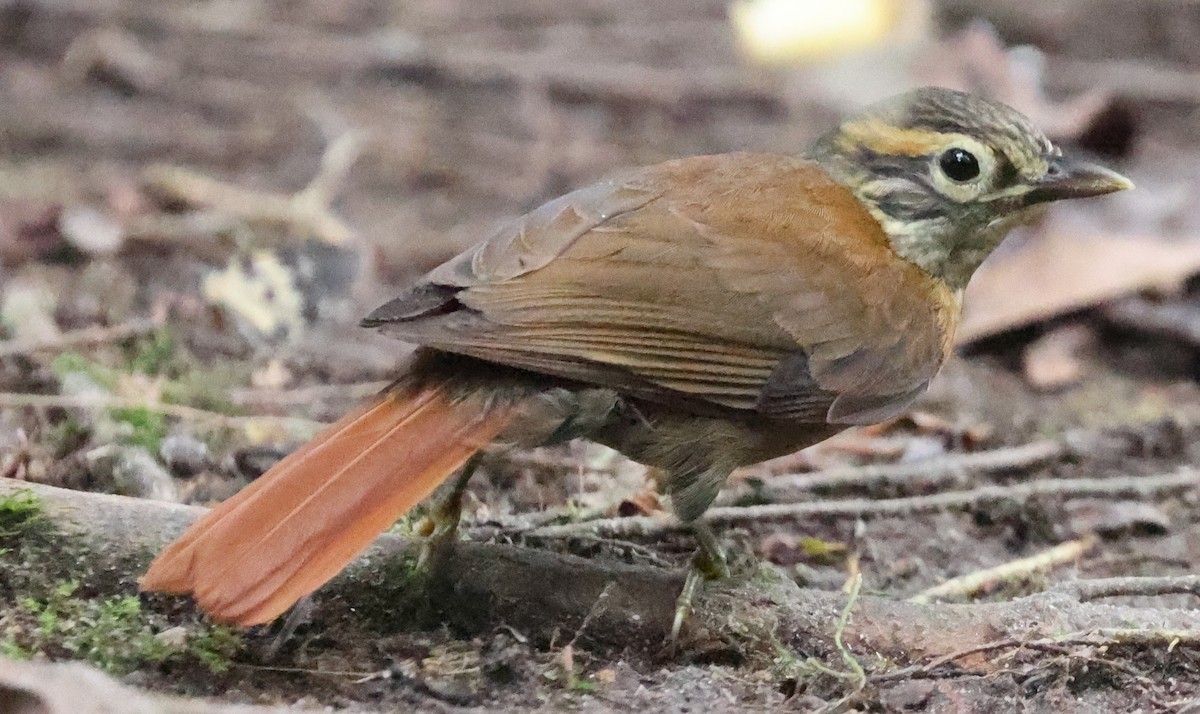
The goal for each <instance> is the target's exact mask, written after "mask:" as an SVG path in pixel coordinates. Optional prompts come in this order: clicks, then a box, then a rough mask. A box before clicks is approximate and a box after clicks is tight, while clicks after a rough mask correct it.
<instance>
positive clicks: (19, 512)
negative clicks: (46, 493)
mask: <svg viewBox="0 0 1200 714" xmlns="http://www.w3.org/2000/svg"><path fill="white" fill-rule="evenodd" d="M41 513H42V502H41V499H39V498H38V497H37V495H35V494H34V493H33V492H32V491H16V492H14V493H10V494H5V495H0V545H2V544H3V541H5V540H8V539H10V538H15V537H18V536H20V535H21V533H22V532H23V531H24V530H25V529H27V528H29V527H30V526H31V525H33V524H35V523H36V522H38V521H39V520H40V518H41ZM2 552H4V551H3V550H2V549H0V553H2Z"/></svg>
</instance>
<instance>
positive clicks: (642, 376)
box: [142, 88, 1132, 634]
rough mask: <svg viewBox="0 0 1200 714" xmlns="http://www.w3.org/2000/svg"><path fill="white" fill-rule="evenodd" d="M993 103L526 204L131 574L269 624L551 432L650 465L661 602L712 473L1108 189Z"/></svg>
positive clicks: (891, 357)
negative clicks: (221, 496)
mask: <svg viewBox="0 0 1200 714" xmlns="http://www.w3.org/2000/svg"><path fill="white" fill-rule="evenodd" d="M1131 185H1132V184H1130V182H1129V181H1128V180H1126V179H1125V178H1123V177H1121V176H1119V175H1118V174H1116V173H1113V172H1112V171H1109V170H1107V169H1104V168H1102V167H1099V166H1096V165H1092V164H1088V163H1085V162H1082V161H1079V160H1077V159H1073V158H1071V157H1068V156H1065V155H1064V154H1063V153H1062V152H1061V151H1060V150H1059V149H1058V148H1057V147H1056V146H1055V145H1054V144H1053V143H1051V142H1050V141H1049V140H1048V139H1047V138H1046V137H1045V136H1044V135H1043V134H1042V133H1041V132H1040V131H1039V130H1038V129H1037V128H1036V127H1034V126H1033V125H1032V124H1031V123H1030V122H1029V120H1027V119H1026V118H1025V117H1023V116H1021V115H1020V114H1019V113H1017V112H1016V111H1014V110H1013V109H1011V108H1009V107H1006V106H1004V105H1002V104H999V103H996V102H992V101H989V100H986V99H982V98H980V97H975V96H971V95H968V94H964V93H961V92H956V91H952V90H947V89H935V88H925V89H918V90H915V91H913V92H909V93H907V94H904V95H901V96H898V97H895V98H893V99H890V100H887V101H885V102H883V103H881V104H878V105H875V106H873V107H870V108H868V109H866V110H865V111H864V112H863V113H861V114H859V115H858V116H854V117H851V118H850V119H848V120H846V121H845V122H843V123H842V124H841V125H840V126H838V127H837V128H835V129H834V130H833V131H831V132H830V133H829V134H827V135H825V136H824V137H822V138H821V139H820V140H818V141H817V142H816V143H815V144H814V146H813V147H812V149H811V150H810V151H809V152H808V153H807V154H805V155H803V156H784V155H773V154H753V153H732V154H722V155H716V156H697V157H692V158H686V159H680V160H676V161H668V162H666V163H662V164H658V165H655V166H648V167H644V168H640V169H635V170H632V171H628V172H626V173H624V174H621V175H619V176H616V177H614V178H611V179H609V180H606V181H602V182H599V183H596V184H593V185H591V186H588V187H585V188H582V189H579V190H577V191H574V192H572V193H569V194H567V195H565V196H562V197H561V198H558V199H555V200H553V201H550V202H549V203H547V204H545V205H543V206H542V207H540V208H538V209H536V210H534V211H532V212H531V213H529V214H527V215H525V216H523V217H522V218H520V219H518V220H516V221H514V222H513V223H512V224H511V225H508V226H506V227H505V228H503V229H502V230H500V231H498V232H497V233H496V234H494V235H492V236H491V237H490V238H488V239H487V240H485V241H483V242H481V243H479V244H478V245H476V246H474V247H473V248H471V249H469V250H467V251H466V252H465V253H463V254H461V255H459V256H457V257H455V258H453V259H451V260H449V261H448V262H446V263H445V264H443V265H441V266H439V267H438V268H436V269H434V270H433V271H432V272H430V273H429V274H428V275H426V276H425V277H424V278H422V279H421V280H419V281H418V282H417V283H416V284H414V285H412V286H410V287H409V288H408V289H407V290H406V291H405V292H403V293H402V294H401V295H400V296H398V297H397V298H395V299H394V300H392V301H391V302H389V303H387V304H385V305H383V306H382V307H380V308H379V309H378V310H376V311H375V312H374V313H372V314H371V315H370V316H368V317H367V318H366V320H364V324H365V325H367V326H370V327H374V328H377V329H379V330H382V331H383V332H384V333H386V334H389V335H392V336H395V337H397V338H399V339H402V340H405V341H408V342H412V343H416V344H417V345H419V346H420V349H419V350H418V351H417V352H416V354H415V356H414V358H412V359H411V360H410V361H409V362H408V363H406V364H405V365H404V366H403V367H401V368H400V369H399V370H398V374H397V375H396V379H395V383H394V384H393V385H392V386H391V387H389V388H388V389H386V390H384V391H383V392H382V393H381V394H380V395H379V396H377V397H376V398H375V399H373V400H371V401H370V402H368V403H367V404H365V405H363V406H361V407H360V408H358V409H357V410H355V411H353V412H351V413H350V414H348V415H346V416H345V417H343V418H342V419H341V420H340V421H338V422H337V423H336V424H334V425H333V426H330V427H329V428H327V429H326V430H325V431H324V432H322V433H321V434H320V435H318V436H317V437H316V438H315V439H313V440H312V441H311V442H310V443H308V444H306V445H304V446H303V447H301V448H300V449H299V450H297V451H296V452H295V453H293V454H291V455H290V456H288V457H287V458H286V459H284V460H283V461H281V462H280V463H279V464H278V465H276V466H275V467H274V468H272V469H271V470H270V471H268V472H267V473H266V474H264V475H263V476H262V477H260V478H259V479H258V480H257V481H255V482H254V483H253V484H252V485H250V486H249V487H247V488H246V489H244V490H243V491H242V492H241V493H239V494H238V495H236V496H234V497H233V498H231V499H229V500H227V501H225V502H223V503H221V504H220V505H218V506H217V507H215V508H214V509H213V510H211V511H210V512H209V513H208V514H207V515H205V516H204V517H203V518H201V519H200V520H199V521H197V522H196V523H195V524H193V525H192V526H191V528H189V529H188V530H187V532H186V533H184V534H183V535H182V536H181V537H180V538H179V539H178V540H177V541H175V542H174V543H172V544H171V545H170V546H168V547H167V548H166V549H165V550H163V552H162V553H161V554H160V555H159V556H158V557H157V558H156V559H155V561H154V562H153V563H152V564H151V566H150V569H149V571H148V572H147V573H146V575H145V577H144V578H143V579H142V588H143V589H145V590H162V591H168V592H177V593H191V594H192V595H193V596H194V597H195V599H196V601H197V602H198V603H199V605H200V607H201V608H202V609H204V610H205V611H206V612H208V613H209V614H210V615H211V616H212V617H213V618H215V619H217V620H220V621H224V622H230V623H235V624H238V625H242V626H249V625H253V624H257V623H262V622H266V621H269V620H271V619H273V618H275V617H276V616H278V615H280V614H281V613H283V612H284V611H285V610H287V609H288V608H289V607H290V606H291V605H292V604H294V603H295V602H296V601H297V600H298V599H299V598H301V597H303V596H304V595H306V594H308V593H310V592H312V591H313V590H315V589H316V588H318V587H320V586H321V585H322V584H323V583H324V582H325V581H327V580H328V579H329V578H331V577H333V576H334V575H335V574H336V573H337V572H338V571H340V570H341V569H342V568H343V567H345V565H346V564H347V563H349V562H350V560H352V559H353V558H354V557H355V555H357V554H358V553H359V552H361V551H362V550H363V549H364V548H366V546H367V545H368V544H369V543H370V542H371V540H372V539H373V538H374V537H375V536H377V535H378V534H379V533H380V532H382V531H383V530H385V529H386V528H388V527H389V526H390V525H391V524H392V523H393V522H394V521H395V520H396V519H397V518H399V517H400V516H402V515H404V514H405V513H406V512H407V511H408V510H409V509H411V508H412V507H413V506H414V505H416V504H417V503H419V502H420V501H422V500H423V499H425V498H426V497H428V496H429V495H430V494H431V493H432V492H433V491H434V489H435V488H437V486H438V485H439V484H441V483H442V482H444V481H446V480H447V479H449V478H450V477H451V476H452V475H453V474H455V473H456V472H458V473H459V478H458V479H457V480H456V481H455V483H454V486H453V488H452V489H451V490H450V493H449V494H448V496H447V497H446V499H445V500H444V501H443V503H442V505H441V506H440V507H437V508H434V509H433V511H432V516H431V520H430V522H429V523H427V524H426V526H425V527H424V530H425V532H428V533H432V534H434V535H433V537H435V538H448V537H452V535H453V533H454V529H455V527H456V526H457V524H458V520H459V506H458V504H459V503H460V498H461V494H462V490H463V489H464V488H465V487H466V481H467V478H469V476H470V470H471V468H472V467H473V465H474V459H472V455H473V454H475V453H476V452H478V451H479V450H480V449H481V448H483V447H485V446H487V445H488V444H489V443H491V442H497V443H502V444H507V445H512V446H514V447H532V446H539V445H542V444H548V443H555V442H561V441H566V440H568V439H574V438H585V439H590V440H592V441H595V442H599V443H601V444H605V445H607V446H609V447H612V448H613V449H616V450H617V451H620V452H621V453H623V454H625V455H626V456H628V457H629V458H631V459H633V460H635V461H638V462H641V463H642V464H645V465H646V466H648V467H650V468H651V469H652V471H653V473H654V475H655V477H656V481H657V483H658V486H659V488H660V489H661V490H662V491H663V492H664V493H665V494H667V495H668V496H669V497H670V502H671V505H672V508H673V510H674V512H675V513H676V515H677V516H678V517H679V518H680V519H681V520H683V521H685V522H688V523H690V524H692V525H693V527H694V528H695V530H696V531H697V534H698V536H699V541H700V553H699V554H698V555H699V557H698V558H697V559H695V560H694V561H693V567H692V568H691V570H690V571H689V577H688V581H687V584H686V585H685V587H684V591H683V595H682V596H681V598H680V603H679V607H678V613H677V614H678V616H677V618H676V631H675V633H673V634H678V628H679V627H680V625H681V623H682V622H683V621H684V615H685V614H686V612H687V608H688V606H689V600H690V596H691V594H692V593H694V592H695V590H696V588H697V587H698V586H699V584H700V583H701V582H702V581H703V580H704V579H705V578H711V577H719V576H720V575H721V574H723V573H724V572H725V568H724V566H723V560H722V554H721V549H720V548H719V546H717V544H716V540H715V539H714V538H713V537H712V535H711V533H710V532H709V531H708V530H707V528H705V527H704V526H703V520H702V519H701V516H702V514H703V513H704V511H705V510H706V509H707V508H708V506H709V505H710V504H711V503H712V501H713V499H714V498H715V497H716V494H717V492H718V490H719V489H720V488H721V486H722V485H723V484H724V482H725V480H726V477H727V476H728V475H729V473H730V472H731V471H732V470H733V469H735V468H737V467H739V466H743V465H747V464H753V463H757V462H759V461H763V460H766V459H769V458H773V457H776V456H781V455H784V454H787V453H791V452H793V451H796V450H798V449H801V448H804V447H806V446H810V445H812V444H815V443H817V442H819V441H821V440H823V439H825V438H827V437H829V436H831V435H833V434H835V433H837V432H838V431H840V430H842V429H844V428H846V427H847V426H850V425H854V424H869V423H874V422H878V421H882V420H885V419H887V418H889V417H892V416H895V415H897V414H899V413H901V412H903V411H904V409H905V408H906V407H907V406H908V405H909V404H910V403H911V401H912V400H913V399H914V398H916V397H917V396H918V395H919V394H921V392H922V391H924V389H925V387H926V386H927V385H928V384H929V381H930V380H931V379H932V378H933V377H934V375H935V374H936V373H937V371H938V369H939V368H940V366H941V364H942V362H943V361H944V360H945V359H946V357H947V356H948V355H949V354H950V351H951V348H952V344H953V337H954V330H955V326H956V324H957V323H958V319H959V313H960V309H961V305H960V302H959V295H960V294H961V289H962V288H963V287H965V285H966V284H967V281H968V280H969V279H970V277H971V274H972V273H973V272H974V271H975V269H976V268H977V267H979V264H980V263H981V262H982V261H983V259H984V258H986V257H987V255H988V254H989V253H990V252H991V251H992V250H993V249H994V248H995V247H996V246H997V245H998V244H999V242H1000V241H1001V240H1002V239H1003V237H1004V234H1005V232H1006V231H1007V230H1008V229H1009V227H1011V226H1012V225H1014V224H1016V223H1018V222H1019V221H1021V220H1022V218H1023V217H1024V216H1025V215H1026V214H1027V211H1028V210H1029V209H1030V207H1032V206H1035V205H1037V204H1042V203H1046V202H1049V201H1055V200H1059V199H1070V198H1081V197H1086V196H1098V195H1101V194H1106V193H1111V192H1113V191H1120V190H1122V189H1126V188H1130V187H1131Z"/></svg>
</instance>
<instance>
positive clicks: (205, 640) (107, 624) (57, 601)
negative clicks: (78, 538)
mask: <svg viewBox="0 0 1200 714" xmlns="http://www.w3.org/2000/svg"><path fill="white" fill-rule="evenodd" d="M156 619H157V616H156V615H154V613H148V612H145V611H143V609H142V603H141V600H139V599H138V598H137V596H135V595H113V596H109V597H102V598H86V597H81V596H80V593H79V584H78V583H77V582H75V581H62V582H59V583H57V584H55V585H54V587H53V588H51V589H50V591H49V592H47V593H45V594H43V596H42V597H26V598H23V599H22V600H21V601H20V602H19V603H17V606H16V607H15V608H12V609H10V610H8V611H7V612H4V613H3V614H2V615H0V625H2V626H3V627H2V629H0V633H2V635H0V651H3V652H8V653H13V654H14V655H16V656H26V657H27V656H30V655H34V654H37V655H42V656H45V657H47V658H49V659H75V660H82V661H85V662H88V663H90V664H92V665H94V666H96V667H99V668H100V669H103V670H105V671H107V672H112V673H114V674H125V673H128V672H132V671H134V670H136V669H139V668H142V667H145V666H147V665H153V664H163V663H167V662H183V661H186V660H189V659H191V660H197V661H199V662H201V663H203V664H204V665H205V666H207V667H208V668H209V669H210V670H212V671H214V672H222V671H224V670H225V669H227V668H228V667H229V661H230V657H231V656H233V654H234V653H236V652H237V650H238V649H239V648H240V646H241V639H240V637H239V636H238V635H237V634H236V633H235V632H233V631H232V630H230V629H228V628H225V627H206V626H203V625H197V626H196V627H197V628H199V629H198V631H196V632H195V633H191V632H187V633H183V635H184V636H183V637H180V638H163V637H158V636H157V635H156V628H155V626H154V625H155V623H154V620H156Z"/></svg>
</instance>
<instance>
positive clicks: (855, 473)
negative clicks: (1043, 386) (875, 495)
mask: <svg viewBox="0 0 1200 714" xmlns="http://www.w3.org/2000/svg"><path fill="white" fill-rule="evenodd" d="M1066 453H1067V448H1066V446H1065V445H1064V444H1062V443H1060V442H1058V441H1052V440H1046V441H1035V442H1033V443H1032V444H1022V445H1021V446H1013V447H1009V448H1003V449H993V450H990V451H979V452H973V453H959V454H947V455H945V456H939V457H937V458H932V459H923V460H921V461H913V462H906V463H900V464H872V465H868V466H856V467H852V468H839V469H827V470H824V471H816V472H813V473H805V474H787V475H782V476H773V477H771V478H770V479H769V480H767V481H766V482H764V483H763V488H762V490H763V492H765V493H766V494H767V496H768V497H781V496H784V495H786V494H791V493H794V492H795V491H815V490H818V489H820V490H828V489H834V488H840V487H844V486H872V485H878V484H903V483H906V482H909V481H913V480H915V479H920V480H921V482H922V483H923V484H926V483H930V482H934V483H940V482H943V481H950V480H959V479H962V477H963V476H965V475H966V474H970V473H994V472H998V471H1017V470H1021V469H1028V468H1032V467H1034V466H1039V465H1041V464H1044V463H1047V462H1049V461H1053V460H1055V459H1058V458H1061V457H1062V456H1063V455H1065V454H1066Z"/></svg>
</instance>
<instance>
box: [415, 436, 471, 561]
mask: <svg viewBox="0 0 1200 714" xmlns="http://www.w3.org/2000/svg"><path fill="white" fill-rule="evenodd" d="M478 459H479V457H478V455H476V456H472V457H471V458H470V459H469V460H468V461H467V463H466V464H465V465H464V466H463V467H462V470H461V471H459V473H458V476H457V477H456V478H455V480H454V483H453V485H452V486H451V487H450V490H449V491H448V492H447V493H446V495H445V496H444V497H442V499H441V500H439V501H437V502H436V503H435V504H434V506H433V508H432V509H431V510H430V511H429V513H428V514H426V515H425V516H424V517H423V518H421V520H420V521H418V522H417V525H416V527H415V528H413V531H414V532H415V533H416V535H417V536H418V537H420V538H421V540H422V542H421V552H420V553H419V554H418V555H417V568H418V569H421V570H423V569H425V568H427V567H428V565H429V563H430V562H432V560H433V555H434V553H436V552H437V551H439V550H440V549H441V546H442V545H443V544H445V543H448V542H450V541H453V540H455V539H456V538H457V537H458V524H459V521H461V520H462V505H463V495H464V494H465V493H466V491H467V483H468V482H469V481H470V480H471V474H472V473H474V472H475V467H476V466H477V465H478Z"/></svg>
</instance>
